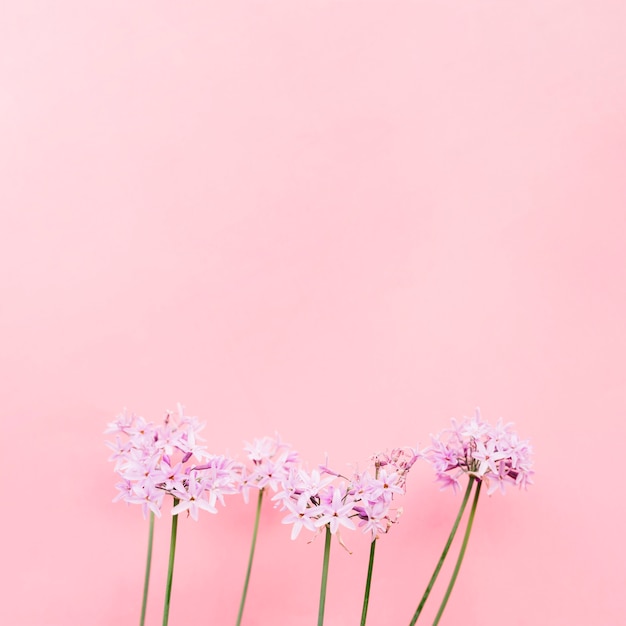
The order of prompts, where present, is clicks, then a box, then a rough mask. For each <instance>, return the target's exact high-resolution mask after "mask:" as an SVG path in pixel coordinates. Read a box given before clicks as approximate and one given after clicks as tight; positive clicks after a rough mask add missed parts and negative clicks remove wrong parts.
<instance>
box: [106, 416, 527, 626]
mask: <svg viewBox="0 0 626 626" xmlns="http://www.w3.org/2000/svg"><path fill="white" fill-rule="evenodd" d="M203 428H204V424H203V423H201V422H199V421H198V419H197V418H195V417H189V416H187V415H185V414H184V411H183V408H182V406H181V405H178V410H177V411H176V412H170V411H168V412H167V413H166V414H165V418H164V419H163V421H162V423H160V424H154V423H152V422H149V421H147V420H145V419H144V418H142V417H138V416H135V415H132V414H128V413H125V412H124V413H122V414H121V415H119V416H118V417H117V419H116V420H115V421H113V422H112V423H110V424H109V425H108V428H107V430H106V431H105V432H106V433H108V434H112V435H114V441H107V442H106V443H107V445H108V446H109V447H110V448H111V450H112V451H113V453H112V455H111V457H110V460H111V461H113V462H114V463H115V471H116V473H117V474H118V475H119V476H120V482H118V483H117V485H116V488H117V491H118V493H117V496H116V497H115V498H114V501H123V502H126V503H127V504H138V505H141V508H142V511H143V514H144V517H146V516H149V517H150V530H149V539H148V558H147V561H146V576H145V582H144V594H143V604H142V611H141V620H140V625H141V626H143V625H144V623H145V615H146V606H147V596H148V586H149V580H150V566H151V556H152V542H153V541H152V540H153V529H154V520H155V517H161V511H162V508H163V503H164V500H165V498H166V496H170V497H171V498H172V507H171V509H170V510H171V513H172V532H171V538H170V557H169V567H168V577H167V583H166V592H165V608H164V612H163V626H167V623H168V617H169V606H170V598H171V589H172V576H173V566H174V554H175V547H176V532H177V522H178V517H179V514H180V513H182V512H185V511H186V512H187V515H188V516H190V517H191V518H192V519H194V520H196V521H197V520H198V517H199V512H200V510H204V511H207V512H209V513H213V514H214V513H217V510H218V509H217V505H218V503H219V504H221V505H224V504H225V496H227V495H232V494H236V493H241V494H242V496H243V499H244V501H245V502H246V504H247V503H248V502H249V500H250V492H251V491H253V492H256V493H257V506H256V517H255V521H254V530H253V533H252V544H251V547H250V555H249V559H248V567H247V572H246V576H245V582H244V588H243V594H242V598H241V603H240V607H239V613H238V617H237V626H240V625H241V622H242V618H243V612H244V606H245V601H246V596H247V591H248V586H249V582H250V577H251V571H252V564H253V558H254V553H255V547H256V542H257V537H258V530H259V522H260V518H261V510H262V502H263V496H264V494H265V493H266V492H268V491H271V492H272V494H273V496H272V500H273V502H274V506H275V507H278V508H280V510H281V511H283V512H284V513H285V516H284V517H283V519H282V523H283V524H291V525H292V528H291V538H292V540H295V539H296V538H297V537H298V536H299V535H300V533H301V532H302V530H303V529H304V530H306V531H308V532H310V533H312V534H313V538H315V537H317V536H319V535H320V534H324V535H325V545H324V561H323V566H322V581H321V589H320V603H319V611H318V621H317V624H318V626H323V621H324V610H325V600H326V588H327V582H328V569H329V556H330V548H331V540H332V537H336V539H337V540H338V541H339V543H340V544H341V545H342V546H343V547H344V548H346V549H347V547H346V545H345V543H344V542H343V540H342V538H341V536H340V533H341V531H342V530H357V529H359V528H360V529H361V530H362V532H364V533H369V536H370V538H371V543H370V558H369V563H368V571H367V577H366V584H365V594H364V598H363V609H362V613H361V622H360V624H361V626H365V623H366V619H367V611H368V604H369V596H370V591H371V581H372V572H373V567H374V555H375V549H376V545H377V543H378V541H377V540H378V539H379V538H380V537H381V536H382V535H384V534H386V533H387V532H389V530H390V528H391V527H393V526H394V525H396V523H397V522H398V519H399V517H400V514H401V512H402V509H401V508H394V499H395V498H396V497H397V496H401V495H403V494H404V493H405V491H406V480H407V475H408V473H409V471H410V470H411V468H412V467H413V465H414V464H415V462H416V461H417V460H418V459H419V458H420V457H421V458H424V459H425V460H426V461H428V462H429V463H430V464H431V465H432V466H433V468H434V471H435V480H436V481H437V482H439V483H440V484H441V489H446V488H447V487H451V488H452V490H453V491H454V492H455V493H456V492H457V491H458V490H460V488H461V478H462V477H463V476H464V475H466V476H467V477H468V480H467V487H466V489H465V493H464V496H463V500H462V503H461V507H460V509H459V512H458V514H457V517H456V519H455V521H454V524H453V526H452V530H451V532H450V535H449V537H448V540H447V542H446V544H445V546H444V549H443V552H442V554H441V557H440V559H439V562H438V563H437V566H436V567H435V570H434V572H433V575H432V577H431V579H430V581H429V583H428V585H427V587H426V590H425V592H424V594H423V596H422V598H421V601H420V603H419V605H418V607H417V610H416V611H415V614H414V615H413V619H412V620H411V622H410V625H409V626H414V625H415V623H416V622H417V620H418V618H419V616H420V614H421V611H422V609H423V607H424V605H425V603H426V600H427V599H428V597H429V594H430V592H431V590H432V588H433V586H434V584H435V581H436V580H437V577H438V575H439V572H440V570H441V568H442V566H443V563H444V561H445V559H446V557H447V555H448V552H449V550H450V547H451V544H452V541H453V539H454V537H455V534H456V532H457V529H458V527H459V524H460V522H461V519H462V517H463V514H464V511H465V508H466V506H467V504H468V502H469V498H470V495H471V492H472V490H473V491H474V498H473V502H472V506H471V510H470V514H469V517H468V520H467V525H466V529H465V534H464V538H463V543H462V545H461V548H460V551H459V555H458V558H457V562H456V565H455V567H454V571H453V573H452V576H451V579H450V582H449V584H448V587H447V590H446V592H445V594H444V597H443V600H442V602H441V605H440V607H439V611H438V613H437V616H436V618H435V621H434V622H433V626H437V624H438V623H439V620H440V619H441V616H442V614H443V611H444V609H445V607H446V604H447V602H448V599H449V597H450V594H451V591H452V588H453V586H454V584H455V581H456V578H457V576H458V573H459V570H460V566H461V563H462V561H463V557H464V555H465V551H466V548H467V544H468V540H469V536H470V532H471V529H472V525H473V522H474V518H475V514H476V507H477V504H478V499H479V496H480V493H481V488H482V486H483V484H484V485H485V486H486V489H487V493H488V495H491V494H493V493H495V492H496V491H500V492H501V493H502V494H504V493H505V492H506V486H507V485H516V486H518V487H519V488H526V487H527V486H528V485H530V484H532V476H533V473H534V472H533V469H532V449H531V447H530V444H529V442H528V441H527V440H523V439H521V438H520V437H519V436H518V435H517V433H516V432H515V431H514V430H513V424H511V423H504V422H503V421H502V420H499V421H498V422H497V423H496V424H495V425H491V424H489V423H488V422H486V421H483V420H482V418H481V416H480V412H479V411H478V410H477V411H476V413H475V415H474V416H472V417H470V418H464V419H463V420H462V421H461V422H457V421H456V420H452V426H451V427H450V428H447V429H445V430H443V431H441V432H440V433H439V434H438V435H437V436H434V435H431V445H430V446H429V447H428V448H426V449H425V450H423V451H422V452H418V451H417V450H416V449H413V448H408V447H407V448H395V449H393V450H392V451H391V452H389V453H379V454H375V455H374V456H373V457H371V459H370V462H369V463H368V466H367V467H366V468H365V469H364V470H362V471H355V472H353V473H352V474H351V475H350V476H346V475H343V474H341V473H339V472H337V471H335V470H333V469H331V468H330V467H329V466H328V463H326V464H324V465H320V466H318V467H317V468H316V469H314V470H312V471H308V470H307V469H305V468H304V467H303V466H302V465H301V464H300V461H299V455H298V453H297V452H296V451H295V450H294V449H293V448H292V447H291V446H290V445H288V444H286V443H285V442H283V441H281V439H280V437H279V436H278V435H275V436H273V437H262V438H259V439H253V440H252V442H251V443H248V442H246V443H245V445H244V452H245V455H246V456H247V463H240V462H236V461H235V460H233V459H232V458H230V457H227V456H223V455H216V454H212V453H210V452H208V451H207V448H206V446H205V445H204V443H205V440H204V439H203V438H202V436H201V435H200V433H201V431H202V430H203Z"/></svg>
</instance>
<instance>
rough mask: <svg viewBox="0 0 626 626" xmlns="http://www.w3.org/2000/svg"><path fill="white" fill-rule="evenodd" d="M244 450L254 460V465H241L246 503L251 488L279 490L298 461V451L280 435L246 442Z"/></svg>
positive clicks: (240, 482) (242, 492)
mask: <svg viewBox="0 0 626 626" xmlns="http://www.w3.org/2000/svg"><path fill="white" fill-rule="evenodd" d="M244 450H245V451H246V452H247V455H248V459H249V460H250V461H251V462H252V467H246V466H242V467H241V473H240V477H239V490H240V491H241V494H242V495H243V499H244V502H245V503H246V504H248V501H249V499H250V495H249V494H250V489H266V488H270V489H271V490H272V491H274V492H276V491H278V490H279V488H280V487H281V485H282V484H283V482H284V481H285V480H286V479H287V477H288V476H289V473H290V471H291V470H292V469H293V468H295V467H296V464H297V462H298V453H297V452H296V451H295V450H293V449H292V448H291V446H290V445H289V444H286V443H284V442H282V441H281V440H280V437H279V436H278V435H276V436H274V437H262V438H261V439H254V440H253V441H252V443H248V442H246V444H245V445H244Z"/></svg>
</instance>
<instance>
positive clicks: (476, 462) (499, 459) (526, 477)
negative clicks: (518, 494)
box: [423, 409, 534, 495]
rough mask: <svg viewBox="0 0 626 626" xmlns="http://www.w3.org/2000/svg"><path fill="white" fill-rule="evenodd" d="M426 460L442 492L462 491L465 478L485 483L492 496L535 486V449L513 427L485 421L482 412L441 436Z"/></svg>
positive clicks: (430, 449)
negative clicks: (510, 487) (461, 479)
mask: <svg viewBox="0 0 626 626" xmlns="http://www.w3.org/2000/svg"><path fill="white" fill-rule="evenodd" d="M431 442H432V445H431V446H430V447H429V448H427V449H426V450H424V452H423V455H424V457H425V458H426V459H427V460H428V461H429V462H430V463H432V465H433V467H434V469H435V474H436V480H437V481H438V482H440V483H441V484H442V487H441V488H442V489H445V488H446V487H452V488H453V489H454V491H456V490H457V489H458V488H459V487H460V484H459V481H458V479H459V477H460V476H462V475H463V474H468V475H470V476H473V477H474V478H475V479H476V480H481V481H484V482H485V484H486V485H487V493H488V494H489V495H491V494H493V493H495V492H496V491H500V492H501V493H503V494H504V493H505V492H506V484H512V485H517V486H518V487H520V488H521V487H524V488H526V487H527V486H528V485H530V484H532V475H533V474H534V472H533V470H532V448H531V447H530V444H529V442H528V441H524V440H521V439H520V438H519V436H518V434H517V433H516V432H515V431H514V430H513V424H512V423H507V424H504V423H503V421H502V420H501V419H500V420H498V422H497V423H496V425H495V426H492V425H491V424H489V423H488V422H485V421H483V420H482V419H481V416H480V410H479V409H476V412H475V414H474V416H472V417H471V418H465V419H464V420H463V421H462V422H461V423H458V422H457V421H456V420H454V419H453V420H452V428H449V429H446V430H444V431H442V432H441V433H439V434H438V435H437V436H434V435H431Z"/></svg>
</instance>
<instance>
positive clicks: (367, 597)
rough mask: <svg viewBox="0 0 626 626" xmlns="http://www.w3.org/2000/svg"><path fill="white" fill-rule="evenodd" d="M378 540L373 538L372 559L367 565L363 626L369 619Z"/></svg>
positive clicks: (362, 616) (362, 613) (362, 614)
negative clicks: (368, 613) (368, 609)
mask: <svg viewBox="0 0 626 626" xmlns="http://www.w3.org/2000/svg"><path fill="white" fill-rule="evenodd" d="M376 541H377V539H376V538H374V539H373V540H372V545H371V546H370V560H369V564H368V566H367V581H366V582H365V595H364V596H363V610H362V611H361V626H365V620H366V619H367V607H368V605H369V602H370V587H371V585H372V571H373V570H374V553H375V552H376Z"/></svg>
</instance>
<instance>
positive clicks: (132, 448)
mask: <svg viewBox="0 0 626 626" xmlns="http://www.w3.org/2000/svg"><path fill="white" fill-rule="evenodd" d="M203 428H204V424H203V423H201V422H200V421H199V420H198V419H197V418H196V417H189V416H187V415H185V414H184V411H183V407H182V406H181V405H180V404H179V405H178V409H177V411H176V412H171V411H168V412H167V413H166V414H165V418H164V420H163V423H162V424H160V425H156V424H153V423H152V422H149V421H147V420H145V419H144V418H143V417H138V416H135V415H132V414H128V413H126V412H123V413H122V414H121V415H120V416H118V419H117V420H116V421H114V422H111V423H110V424H109V425H108V427H107V429H106V431H105V432H106V433H114V434H115V441H114V442H110V441H107V442H106V444H107V446H108V447H109V448H111V450H112V451H113V454H112V455H111V457H110V460H111V461H114V462H115V472H116V473H117V474H119V476H120V478H121V481H120V482H118V483H117V485H116V489H117V491H118V493H117V495H116V496H115V498H114V501H118V500H123V501H124V502H126V503H128V504H140V505H141V507H142V511H143V514H144V517H145V516H147V515H148V513H150V512H152V513H154V514H155V515H157V516H160V515H161V507H162V504H163V500H164V497H165V496H166V495H169V496H171V497H172V498H176V499H178V500H180V503H179V504H178V505H177V506H175V507H173V508H172V514H174V515H177V514H178V513H180V512H182V511H188V512H189V514H190V515H191V517H192V518H193V519H194V520H197V519H198V512H199V511H200V510H201V509H203V510H206V511H209V512H211V513H215V512H217V509H216V507H215V505H216V503H217V502H219V503H220V504H222V505H224V504H225V500H224V496H225V495H228V494H233V493H237V491H238V481H239V476H240V473H241V471H240V470H241V466H240V465H238V464H236V463H235V462H234V461H233V460H232V459H229V458H228V457H224V456H216V455H212V454H210V453H209V452H207V450H206V446H205V445H204V439H203V438H202V437H201V436H200V434H199V433H200V431H202V430H203ZM192 459H195V460H197V461H198V462H200V463H202V465H194V464H192Z"/></svg>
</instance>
